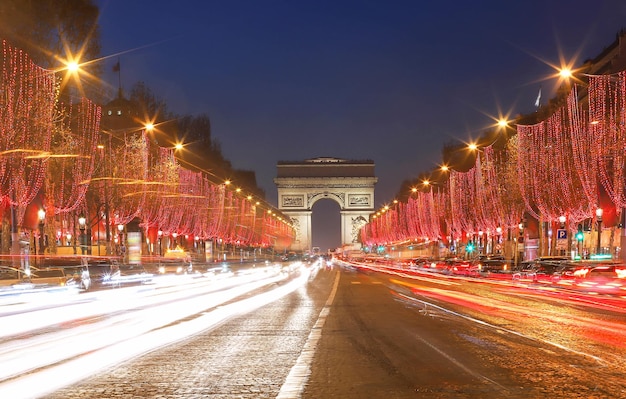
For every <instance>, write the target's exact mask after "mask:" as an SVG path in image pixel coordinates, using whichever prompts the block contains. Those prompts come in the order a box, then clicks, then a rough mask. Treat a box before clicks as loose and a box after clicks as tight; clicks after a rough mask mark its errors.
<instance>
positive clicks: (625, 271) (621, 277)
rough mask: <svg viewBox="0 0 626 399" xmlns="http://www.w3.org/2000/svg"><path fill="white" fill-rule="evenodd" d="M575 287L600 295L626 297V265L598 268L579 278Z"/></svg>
mask: <svg viewBox="0 0 626 399" xmlns="http://www.w3.org/2000/svg"><path fill="white" fill-rule="evenodd" d="M575 287H576V288H577V289H580V290H583V291H587V292H595V293H599V294H611V295H626V264H614V265H604V266H596V267H594V268H592V269H590V270H589V272H588V273H586V274H585V275H584V276H583V277H580V278H578V279H577V280H576V283H575Z"/></svg>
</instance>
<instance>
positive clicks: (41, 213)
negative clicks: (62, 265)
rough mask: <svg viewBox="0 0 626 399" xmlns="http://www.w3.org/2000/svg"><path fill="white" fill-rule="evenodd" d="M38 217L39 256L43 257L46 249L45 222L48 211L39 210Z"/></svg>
mask: <svg viewBox="0 0 626 399" xmlns="http://www.w3.org/2000/svg"><path fill="white" fill-rule="evenodd" d="M37 216H38V217H39V254H40V255H43V252H44V249H45V248H44V247H43V225H44V221H45V220H46V211H44V210H43V208H42V209H39V212H37Z"/></svg>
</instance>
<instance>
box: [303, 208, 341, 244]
mask: <svg viewBox="0 0 626 399" xmlns="http://www.w3.org/2000/svg"><path fill="white" fill-rule="evenodd" d="M340 210H341V208H340V206H339V204H338V203H337V202H336V201H334V200H332V199H321V200H319V201H316V202H315V203H314V204H313V206H312V208H311V212H312V214H311V243H312V244H311V245H312V246H313V248H315V247H317V248H319V249H320V251H321V253H326V252H327V251H328V250H329V249H336V248H340V247H341V244H342V242H341V214H340Z"/></svg>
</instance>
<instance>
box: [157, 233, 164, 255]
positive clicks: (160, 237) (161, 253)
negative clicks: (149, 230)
mask: <svg viewBox="0 0 626 399" xmlns="http://www.w3.org/2000/svg"><path fill="white" fill-rule="evenodd" d="M157 236H158V237H159V256H163V250H162V248H161V240H162V239H163V230H161V229H159V231H158V232H157Z"/></svg>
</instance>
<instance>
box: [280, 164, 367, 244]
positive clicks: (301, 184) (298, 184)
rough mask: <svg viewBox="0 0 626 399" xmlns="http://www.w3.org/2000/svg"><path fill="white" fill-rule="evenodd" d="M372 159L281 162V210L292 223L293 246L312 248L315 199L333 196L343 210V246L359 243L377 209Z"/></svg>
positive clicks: (332, 198) (331, 197)
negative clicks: (366, 225) (293, 229)
mask: <svg viewBox="0 0 626 399" xmlns="http://www.w3.org/2000/svg"><path fill="white" fill-rule="evenodd" d="M374 166H375V165H374V162H373V161H349V160H345V159H338V158H313V159H307V160H305V161H296V162H288V161H279V162H278V164H277V165H276V167H277V177H276V178H275V179H274V183H276V187H277V188H278V209H279V210H280V211H281V212H282V213H283V214H284V215H286V216H289V217H290V218H291V220H292V222H293V226H294V228H295V231H296V237H295V240H294V243H293V244H292V246H291V249H292V250H294V251H306V250H311V214H312V207H313V204H315V202H317V201H319V200H320V199H331V200H333V201H335V202H336V203H338V204H339V208H340V212H341V241H342V245H344V246H345V245H354V244H356V243H357V242H358V233H359V229H360V228H361V227H362V226H363V225H365V224H366V223H367V221H368V220H369V215H370V214H371V213H372V212H373V211H374V185H375V184H376V182H377V181H378V179H377V178H376V176H375V175H374Z"/></svg>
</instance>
